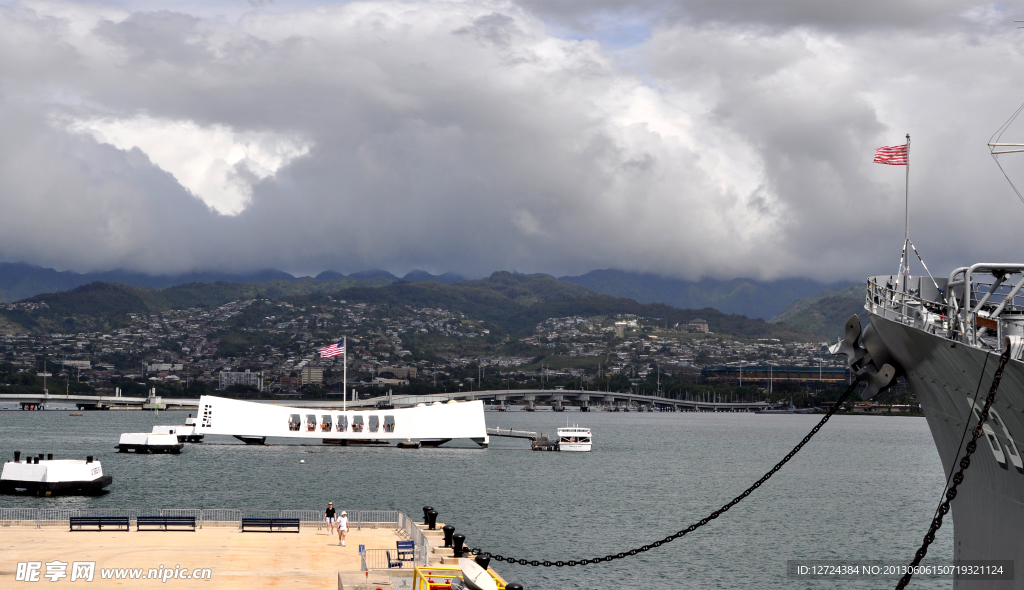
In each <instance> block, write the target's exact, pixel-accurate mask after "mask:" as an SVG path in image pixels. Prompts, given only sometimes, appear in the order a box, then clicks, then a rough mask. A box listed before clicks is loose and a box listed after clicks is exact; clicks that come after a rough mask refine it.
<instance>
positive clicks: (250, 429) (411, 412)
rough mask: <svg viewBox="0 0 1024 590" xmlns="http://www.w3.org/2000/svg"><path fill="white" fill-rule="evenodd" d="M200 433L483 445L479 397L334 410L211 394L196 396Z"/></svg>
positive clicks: (256, 440) (250, 438)
mask: <svg viewBox="0 0 1024 590" xmlns="http://www.w3.org/2000/svg"><path fill="white" fill-rule="evenodd" d="M197 432H198V434H200V435H204V436H205V435H207V434H219V435H226V436H233V437H235V438H237V439H239V440H242V441H244V442H246V443H247V444H262V443H264V442H265V441H266V439H267V437H283V438H297V439H306V440H322V441H323V442H324V443H328V444H349V443H352V444H358V443H367V442H374V441H383V442H387V441H411V440H416V441H419V442H420V444H422V445H423V446H426V447H429V446H438V445H441V444H444V443H446V442H448V441H450V440H453V439H458V438H462V439H469V440H472V441H473V442H475V443H477V444H478V445H480V446H481V447H483V448H487V445H488V444H489V443H490V438H489V437H488V436H487V426H486V424H485V422H484V405H483V402H482V401H479V400H476V401H467V402H457V401H454V400H452V401H448V402H446V403H441V402H434V403H432V404H417V405H416V406H413V407H411V408H394V409H370V410H337V409H317V408H307V407H302V408H300V407H288V406H279V405H276V404H265V403H256V402H247V401H240V400H235V399H228V398H223V397H216V396H212V395H204V396H202V397H201V398H200V399H199V423H198V424H197Z"/></svg>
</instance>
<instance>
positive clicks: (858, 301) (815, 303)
mask: <svg viewBox="0 0 1024 590" xmlns="http://www.w3.org/2000/svg"><path fill="white" fill-rule="evenodd" d="M853 314H859V315H860V316H861V317H863V316H864V287H863V286H861V285H851V286H849V287H845V288H843V289H826V290H824V291H822V292H821V293H818V294H816V295H814V296H812V297H806V298H803V299H798V300H796V301H794V302H793V303H791V304H790V305H789V307H787V308H786V309H785V310H783V311H782V312H781V313H780V314H779V315H777V316H775V317H774V318H772V319H771V323H773V324H776V325H778V324H783V325H787V326H792V327H793V328H797V329H801V330H807V331H809V332H813V333H814V334H817V335H819V336H821V337H822V338H827V339H830V340H833V339H835V338H836V337H838V336H842V333H843V326H844V325H845V324H846V320H847V319H849V317H850V316H851V315H853Z"/></svg>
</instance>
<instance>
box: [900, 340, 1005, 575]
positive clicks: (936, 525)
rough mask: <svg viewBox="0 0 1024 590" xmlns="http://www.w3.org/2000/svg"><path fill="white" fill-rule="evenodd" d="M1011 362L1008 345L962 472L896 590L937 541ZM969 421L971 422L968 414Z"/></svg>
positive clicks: (986, 399) (982, 411) (951, 487)
mask: <svg viewBox="0 0 1024 590" xmlns="http://www.w3.org/2000/svg"><path fill="white" fill-rule="evenodd" d="M1008 360H1010V345H1009V344H1007V345H1006V350H1004V351H1003V354H1002V355H1000V357H999V366H998V367H996V373H995V375H993V376H992V387H990V388H989V390H988V397H986V398H985V407H984V408H982V409H981V416H980V417H979V418H978V424H977V425H975V427H974V431H973V432H972V433H971V440H970V441H969V442H968V443H967V452H966V453H964V458H963V459H960V470H959V471H957V472H956V474H955V475H953V485H951V486H949V489H948V490H946V499H945V500H943V501H942V503H941V504H939V508H938V509H937V510H936V511H935V513H936V514H935V518H933V519H932V524H931V526H930V527H928V532H927V533H925V535H924V541H923V542H922V543H921V548H920V549H918V550H917V553H915V554H914V561H912V562H910V567H909V568H908V569H907V573H905V574H903V577H902V578H900V581H899V582H898V583H897V584H896V590H903V589H904V588H906V587H907V584H910V578H911V577H913V573H912V572H913V571H914V568H916V567H917V566H919V565H921V560H922V559H924V556H925V555H927V553H928V546H929V545H931V544H932V542H933V541H934V540H935V533H936V532H938V530H939V528H941V527H942V517H943V516H945V515H946V513H948V512H949V503H950V502H952V501H953V498H956V488H957V486H959V485H960V484H961V483H963V481H964V471H967V468H968V467H970V466H971V455H973V454H974V451H975V450H976V449H977V448H978V439H979V438H981V437H982V436H984V430H983V428H984V426H985V421H986V420H988V411H989V409H990V408H991V407H992V400H994V399H995V397H996V391H997V390H998V389H999V382H1000V381H1001V380H1002V378H1003V369H1004V368H1005V367H1006V361H1008ZM967 419H968V420H970V415H969V414H968V416H967Z"/></svg>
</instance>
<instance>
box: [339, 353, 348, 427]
mask: <svg viewBox="0 0 1024 590" xmlns="http://www.w3.org/2000/svg"><path fill="white" fill-rule="evenodd" d="M341 346H342V348H344V349H345V353H344V354H342V355H341V356H342V359H341V362H342V367H344V369H342V372H341V411H342V412H344V411H345V410H347V409H348V403H347V402H348V336H345V337H344V338H342V340H341Z"/></svg>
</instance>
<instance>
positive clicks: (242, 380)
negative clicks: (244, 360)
mask: <svg viewBox="0 0 1024 590" xmlns="http://www.w3.org/2000/svg"><path fill="white" fill-rule="evenodd" d="M232 385H245V386H248V387H255V388H256V390H257V391H263V371H256V372H255V373H253V372H250V371H249V370H246V371H245V372H244V373H240V372H233V371H221V372H220V386H219V387H218V389H221V390H224V389H227V388H228V387H231V386H232Z"/></svg>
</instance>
